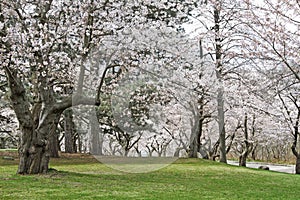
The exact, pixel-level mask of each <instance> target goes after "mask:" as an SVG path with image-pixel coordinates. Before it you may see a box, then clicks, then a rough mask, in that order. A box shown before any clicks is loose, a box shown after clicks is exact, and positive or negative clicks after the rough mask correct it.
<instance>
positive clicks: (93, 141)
mask: <svg viewBox="0 0 300 200" xmlns="http://www.w3.org/2000/svg"><path fill="white" fill-rule="evenodd" d="M89 121H90V152H91V153H92V154H94V155H102V143H103V139H102V133H101V131H100V128H99V123H98V119H97V117H96V116H95V115H94V113H91V115H90V119H89Z"/></svg>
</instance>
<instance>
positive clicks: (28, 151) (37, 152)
mask: <svg viewBox="0 0 300 200" xmlns="http://www.w3.org/2000/svg"><path fill="white" fill-rule="evenodd" d="M41 135H42V134H40V132H38V130H33V129H23V130H22V136H21V145H20V148H19V154H20V162H19V168H18V172H17V173H18V174H37V173H46V172H47V171H48V163H49V151H48V140H47V138H46V137H40V136H41Z"/></svg>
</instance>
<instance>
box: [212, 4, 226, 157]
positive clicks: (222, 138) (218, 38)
mask: <svg viewBox="0 0 300 200" xmlns="http://www.w3.org/2000/svg"><path fill="white" fill-rule="evenodd" d="M220 12H221V2H220V1H217V2H216V5H215V7H214V23H215V26H214V31H215V45H216V50H215V51H216V61H215V62H216V63H215V65H216V66H215V67H216V75H217V81H218V84H219V85H218V91H217V110H218V126H219V139H220V147H219V150H220V162H223V163H227V158H226V141H225V140H226V138H225V120H224V116H225V114H224V113H225V112H224V88H223V85H222V84H223V80H222V68H223V65H222V54H223V50H222V45H221V42H222V41H221V36H220V35H221V33H220V21H221V19H220Z"/></svg>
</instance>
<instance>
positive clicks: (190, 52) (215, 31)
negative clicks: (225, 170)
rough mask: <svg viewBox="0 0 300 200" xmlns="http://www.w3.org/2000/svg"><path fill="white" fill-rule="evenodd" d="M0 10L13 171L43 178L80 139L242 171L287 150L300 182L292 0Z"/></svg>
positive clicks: (61, 4)
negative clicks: (235, 162)
mask: <svg viewBox="0 0 300 200" xmlns="http://www.w3.org/2000/svg"><path fill="white" fill-rule="evenodd" d="M0 11H1V15H0V23H1V24H0V29H1V31H0V36H1V47H0V48H1V60H2V61H3V62H2V64H1V70H2V71H1V91H2V93H1V98H3V99H5V98H7V97H8V96H9V99H10V102H11V104H10V105H11V108H12V109H13V110H14V112H15V115H16V118H17V119H18V123H19V127H20V131H21V134H20V144H19V147H20V148H19V153H20V164H19V169H18V173H20V174H27V173H29V174H31V173H43V172H46V171H47V170H48V163H49V156H50V155H52V156H57V155H58V154H57V152H58V150H59V148H58V147H59V142H60V140H61V141H65V145H64V148H65V150H66V151H67V152H75V151H76V150H77V149H82V148H81V147H82V146H83V144H84V137H83V134H82V133H83V132H87V131H86V130H89V134H88V135H89V136H88V137H89V138H90V141H91V142H90V146H89V147H88V151H90V152H92V153H94V154H104V155H125V156H128V155H138V156H153V155H157V156H164V155H165V156H180V155H184V154H186V155H188V156H189V157H199V156H201V157H204V158H211V159H216V158H218V157H219V159H220V161H221V162H225V163H226V162H227V158H226V156H227V154H228V153H232V155H236V156H238V157H239V159H240V165H242V166H245V165H246V159H247V157H248V156H249V155H251V156H252V158H257V157H258V156H259V155H261V154H263V153H262V152H264V149H265V151H266V152H271V151H272V152H273V155H278V156H279V155H280V156H282V157H284V156H286V155H288V154H289V151H288V150H286V148H287V146H289V145H291V149H292V152H293V154H294V155H295V157H296V173H300V154H299V130H298V126H299V120H300V104H299V100H298V98H299V92H298V90H299V82H300V78H299V69H300V68H299V64H298V63H299V56H298V52H299V49H298V48H299V39H298V38H299V37H298V36H299V31H298V28H297V27H298V26H299V21H297V20H298V18H299V11H300V8H299V4H298V1H289V2H287V1H276V2H275V1H271V0H264V1H261V2H256V3H253V2H250V1H247V0H245V1H235V0H211V1H192V0H186V1H176V0H174V1H173V0H170V1H124V2H115V1H109V0H107V1H98V0H86V1H55V0H49V1H44V2H42V3H41V2H39V1H30V2H27V1H22V0H20V1H10V0H6V1H3V2H1V3H0ZM70 108H72V109H70ZM58 133H64V134H63V137H58ZM275 141H276V144H278V145H274V142H275ZM77 145H78V146H79V147H80V148H78V147H77ZM274 149H276V150H274ZM283 149H284V150H283ZM275 151H277V154H276V153H274V152H275ZM278 151H281V152H280V153H279V152H278ZM283 151H286V154H284V155H282V152H283ZM259 152H261V153H259ZM56 154H57V155H56ZM266 155H270V153H267V154H266ZM262 157H263V155H262Z"/></svg>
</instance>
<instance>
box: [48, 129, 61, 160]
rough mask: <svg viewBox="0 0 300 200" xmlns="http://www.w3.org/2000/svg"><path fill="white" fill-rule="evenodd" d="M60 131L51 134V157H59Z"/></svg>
mask: <svg viewBox="0 0 300 200" xmlns="http://www.w3.org/2000/svg"><path fill="white" fill-rule="evenodd" d="M58 152H59V141H58V133H57V132H56V131H54V133H51V134H50V135H49V154H50V157H51V158H59V154H58Z"/></svg>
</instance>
